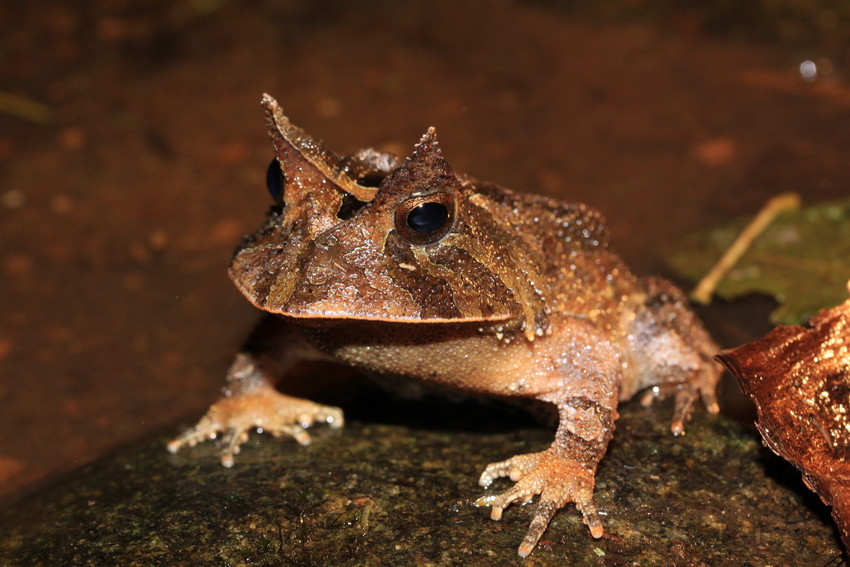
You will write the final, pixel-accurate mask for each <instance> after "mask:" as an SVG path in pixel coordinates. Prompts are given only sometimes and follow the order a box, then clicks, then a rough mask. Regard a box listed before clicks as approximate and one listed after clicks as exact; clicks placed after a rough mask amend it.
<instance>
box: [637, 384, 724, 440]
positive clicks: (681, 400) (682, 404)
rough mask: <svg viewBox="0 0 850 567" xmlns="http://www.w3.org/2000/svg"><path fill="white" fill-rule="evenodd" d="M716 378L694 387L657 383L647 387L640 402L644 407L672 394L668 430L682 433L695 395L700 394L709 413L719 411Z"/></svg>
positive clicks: (694, 400) (677, 433) (689, 415)
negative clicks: (672, 404)
mask: <svg viewBox="0 0 850 567" xmlns="http://www.w3.org/2000/svg"><path fill="white" fill-rule="evenodd" d="M716 382H717V379H714V383H712V384H711V386H710V387H701V388H700V387H695V386H694V385H692V384H690V383H688V382H684V383H679V384H676V383H667V384H659V385H656V386H653V387H652V388H649V389H648V390H647V391H646V392H645V393H644V395H643V396H642V397H641V399H640V403H641V405H642V406H644V407H649V406H650V405H651V404H652V402H654V401H656V400H663V399H665V398H667V397H668V396H671V395H672V396H674V401H675V405H674V409H673V420H672V421H671V422H670V431H672V432H673V435H683V434H684V433H685V423H686V422H687V421H688V420H689V419H690V418H691V412H692V411H693V408H694V403H695V402H696V399H697V397H699V396H701V397H702V401H703V404H705V407H706V409H707V410H708V411H709V413H717V412H719V411H720V405H719V404H718V403H717V397H716V396H715V393H714V390H715V388H716V385H715V384H716Z"/></svg>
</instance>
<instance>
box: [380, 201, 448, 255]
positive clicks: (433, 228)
mask: <svg viewBox="0 0 850 567" xmlns="http://www.w3.org/2000/svg"><path fill="white" fill-rule="evenodd" d="M454 217H455V203H454V198H453V197H452V196H451V194H449V193H442V192H440V193H431V194H430V195H418V196H416V197H411V198H409V199H406V200H405V201H402V202H401V204H400V205H399V206H398V207H396V210H395V228H396V230H397V231H398V233H399V234H400V235H401V236H402V238H404V239H405V240H407V241H408V242H410V243H412V244H433V243H434V242H437V241H438V240H440V239H441V238H443V237H444V236H445V235H447V234H448V233H449V231H450V230H451V229H452V226H453V225H454V220H455V219H454Z"/></svg>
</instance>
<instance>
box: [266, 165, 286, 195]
mask: <svg viewBox="0 0 850 567" xmlns="http://www.w3.org/2000/svg"><path fill="white" fill-rule="evenodd" d="M284 185H285V183H284V179H283V171H282V170H281V169H280V162H279V161H277V158H275V159H273V160H272V162H271V163H270V164H269V168H268V169H267V170H266V188H267V189H268V190H269V194H270V195H271V196H272V199H274V202H275V203H277V204H278V205H283V186H284Z"/></svg>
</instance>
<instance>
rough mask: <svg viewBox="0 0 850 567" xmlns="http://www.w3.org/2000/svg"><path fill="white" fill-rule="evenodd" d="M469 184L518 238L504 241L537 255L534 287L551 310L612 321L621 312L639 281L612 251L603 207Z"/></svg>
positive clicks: (473, 199) (481, 204)
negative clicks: (598, 208) (512, 241)
mask: <svg viewBox="0 0 850 567" xmlns="http://www.w3.org/2000/svg"><path fill="white" fill-rule="evenodd" d="M467 186H468V187H470V188H471V187H474V191H471V192H470V194H469V198H468V200H469V202H470V203H471V204H472V205H473V206H474V207H478V208H481V209H482V210H484V211H487V212H488V213H489V215H490V216H491V217H492V218H494V219H496V222H498V225H499V229H500V231H502V232H504V233H505V234H506V237H505V239H506V240H507V239H508V238H510V239H512V240H514V243H513V244H509V243H507V242H506V243H505V246H519V247H520V248H523V249H525V250H526V254H525V255H526V256H528V257H531V258H534V259H535V260H536V264H537V265H536V266H535V269H534V271H535V272H536V273H537V274H539V276H538V277H539V278H540V279H541V280H542V281H539V282H535V287H536V288H538V289H539V290H540V293H542V294H543V295H544V296H545V301H544V303H545V304H546V305H547V306H548V307H549V310H550V311H552V312H554V313H560V314H562V315H574V316H578V317H581V318H591V319H593V320H597V319H605V320H606V323H611V324H613V321H614V318H619V312H620V310H621V308H622V305H623V303H624V301H626V300H627V299H628V298H629V296H630V295H631V294H632V293H633V292H634V290H635V288H636V286H638V284H637V281H636V278H635V277H634V276H633V275H632V274H631V272H630V271H629V269H628V268H627V267H626V266H625V264H624V263H623V262H622V260H621V259H620V258H619V256H617V255H616V254H615V253H613V252H612V251H611V249H610V247H609V235H608V230H607V228H606V226H605V220H604V218H603V217H602V215H601V214H600V213H599V212H598V211H596V210H595V209H593V208H592V207H589V206H587V205H585V204H583V203H566V202H563V201H558V200H555V199H551V198H547V197H543V196H540V195H532V194H526V193H518V192H515V191H512V190H510V189H506V188H503V187H500V186H497V185H493V184H490V183H482V182H477V181H471V180H467ZM638 287H639V286H638ZM609 319H610V321H608V320H609Z"/></svg>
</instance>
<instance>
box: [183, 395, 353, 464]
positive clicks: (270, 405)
mask: <svg viewBox="0 0 850 567" xmlns="http://www.w3.org/2000/svg"><path fill="white" fill-rule="evenodd" d="M316 422H324V423H327V424H328V425H330V426H331V427H333V428H339V427H342V425H343V417H342V410H340V409H339V408H335V407H331V406H323V405H320V404H317V403H314V402H311V401H309V400H305V399H302V398H293V397H291V396H286V395H284V394H281V393H280V392H278V391H277V390H275V389H274V388H273V387H271V386H262V387H258V388H254V389H252V390H250V391H247V392H242V393H239V394H234V395H231V396H225V397H224V398H221V399H220V400H218V401H217V402H216V403H214V404H213V405H212V406H211V407H210V409H209V411H207V414H206V415H205V416H204V417H202V418H201V420H200V421H199V422H198V423H197V424H196V425H195V426H194V427H192V428H191V429H189V430H188V431H186V432H184V433H183V434H182V435H180V436H179V437H177V438H176V439H174V440H172V441H171V442H170V443H168V450H169V451H171V452H172V453H176V452H177V451H178V450H179V449H180V448H181V447H183V446H186V445H188V446H189V447H193V446H195V445H196V444H198V443H200V442H202V441H206V440H208V439H215V438H216V437H217V436H218V434H219V433H222V434H223V435H222V444H223V445H224V449H223V450H222V454H221V464H222V465H224V466H225V467H232V466H233V456H234V455H236V454H238V453H239V446H240V445H241V444H242V443H244V442H245V441H247V440H248V432H249V431H250V430H251V429H258V430H260V431H261V432H267V433H271V434H272V435H274V436H275V437H281V436H289V437H292V438H293V439H295V440H296V441H297V442H298V443H300V444H301V445H308V444H309V443H310V435H309V434H308V433H307V431H305V428H306V427H310V426H311V425H313V424H314V423H316Z"/></svg>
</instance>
